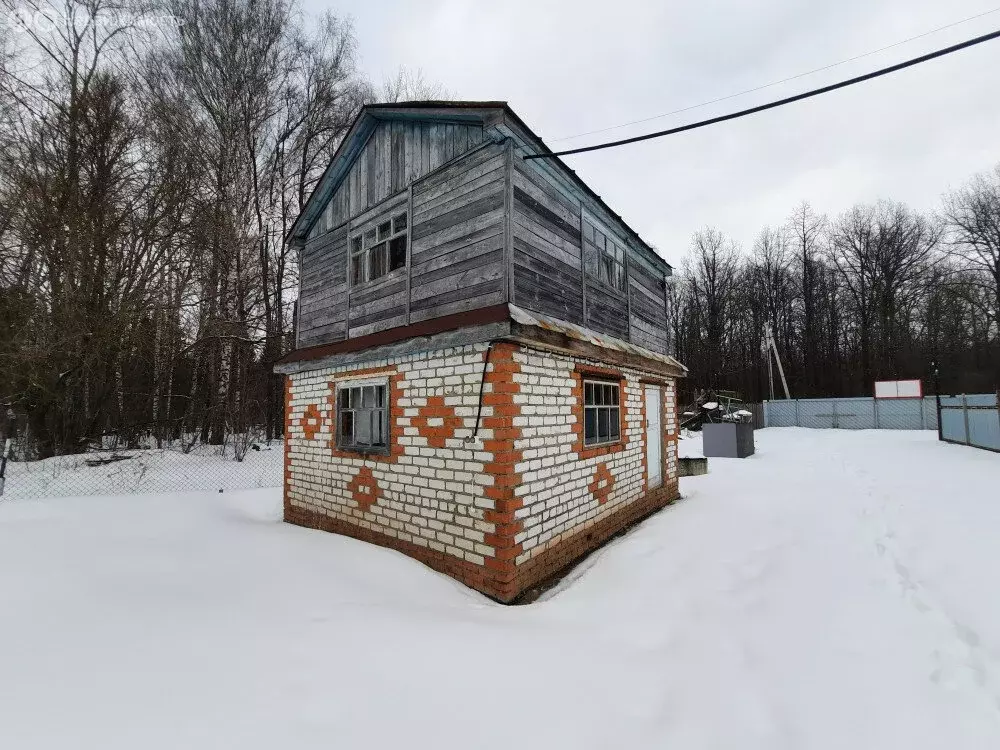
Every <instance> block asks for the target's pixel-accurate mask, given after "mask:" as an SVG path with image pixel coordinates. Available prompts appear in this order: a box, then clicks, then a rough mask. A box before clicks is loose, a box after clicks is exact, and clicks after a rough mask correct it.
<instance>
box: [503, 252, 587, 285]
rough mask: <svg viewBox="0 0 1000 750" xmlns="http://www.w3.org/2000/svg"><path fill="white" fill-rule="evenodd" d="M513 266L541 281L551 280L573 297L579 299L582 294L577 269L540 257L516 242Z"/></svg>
mask: <svg viewBox="0 0 1000 750" xmlns="http://www.w3.org/2000/svg"><path fill="white" fill-rule="evenodd" d="M514 264H515V265H518V266H522V267H524V268H526V269H529V270H531V271H533V272H534V273H537V274H539V275H541V277H542V278H543V279H551V281H552V283H553V284H557V285H559V286H562V287H564V288H565V289H566V290H567V291H568V292H569V293H571V294H572V295H573V296H574V297H577V298H579V297H580V296H581V295H582V294H583V284H582V282H581V280H580V274H579V272H578V271H577V269H575V268H573V267H572V266H567V265H566V264H565V263H560V262H559V261H555V260H552V259H551V258H548V257H541V256H539V255H537V254H535V253H534V252H532V250H531V248H528V247H525V246H524V245H522V244H521V243H520V242H519V241H517V240H515V242H514Z"/></svg>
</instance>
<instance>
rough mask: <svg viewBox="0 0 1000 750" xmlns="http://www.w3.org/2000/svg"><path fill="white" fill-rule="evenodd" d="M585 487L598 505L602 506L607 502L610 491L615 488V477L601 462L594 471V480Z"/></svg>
mask: <svg viewBox="0 0 1000 750" xmlns="http://www.w3.org/2000/svg"><path fill="white" fill-rule="evenodd" d="M587 486H588V487H589V489H590V494H591V495H593V496H594V499H595V500H597V503H598V505H604V503H606V502H607V501H608V495H610V494H611V490H613V489H614V488H615V475H614V474H612V473H611V471H610V470H609V469H608V465H607V464H606V463H604V462H601V463H599V464H597V468H596V469H594V478H593V479H592V480H591V482H590V484H589V485H587Z"/></svg>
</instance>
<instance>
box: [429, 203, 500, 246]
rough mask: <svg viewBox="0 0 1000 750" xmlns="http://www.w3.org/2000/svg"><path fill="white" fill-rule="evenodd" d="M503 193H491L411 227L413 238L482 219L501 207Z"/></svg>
mask: <svg viewBox="0 0 1000 750" xmlns="http://www.w3.org/2000/svg"><path fill="white" fill-rule="evenodd" d="M503 202H504V201H503V194H502V193H492V194H490V195H487V196H485V197H483V198H480V199H479V200H477V201H475V202H473V203H470V204H468V205H466V206H463V207H462V208H459V209H457V210H455V211H448V212H447V213H443V214H440V215H439V216H436V217H435V218H433V219H430V220H428V221H424V222H422V223H421V224H417V225H415V226H414V227H413V239H414V240H420V239H424V238H426V237H430V236H431V235H434V234H437V233H440V232H443V231H444V230H447V229H450V228H453V227H455V226H457V225H461V224H464V223H465V222H468V221H474V220H477V219H482V218H485V217H487V216H489V215H490V214H491V212H493V211H495V210H497V209H501V214H502V209H503Z"/></svg>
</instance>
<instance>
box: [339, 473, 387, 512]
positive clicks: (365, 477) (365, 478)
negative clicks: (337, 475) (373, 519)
mask: <svg viewBox="0 0 1000 750" xmlns="http://www.w3.org/2000/svg"><path fill="white" fill-rule="evenodd" d="M347 489H349V490H350V491H351V496H352V497H353V498H354V502H356V503H357V504H358V507H359V508H361V512H362V513H368V512H369V511H370V510H371V507H372V506H373V505H374V504H375V503H377V502H378V499H379V498H380V497H381V496H382V491H381V490H380V489H379V486H378V481H377V480H376V479H375V475H374V474H372V470H371V469H370V468H368V467H367V466H362V467H361V469H360V470H359V471H358V473H357V474H355V476H354V479H352V480H351V481H350V482H349V483H348V485H347Z"/></svg>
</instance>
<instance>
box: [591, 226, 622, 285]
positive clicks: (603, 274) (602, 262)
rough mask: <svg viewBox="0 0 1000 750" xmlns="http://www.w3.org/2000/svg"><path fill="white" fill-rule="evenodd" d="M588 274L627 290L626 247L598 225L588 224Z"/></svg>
mask: <svg viewBox="0 0 1000 750" xmlns="http://www.w3.org/2000/svg"><path fill="white" fill-rule="evenodd" d="M587 240H588V247H587V255H586V264H587V275H588V276H590V277H591V278H593V279H597V280H598V281H600V282H602V283H604V284H607V285H608V286H610V287H612V288H614V289H617V290H618V291H620V292H624V291H625V283H626V281H625V278H626V277H625V248H624V247H623V246H622V245H621V244H620V243H619V242H618V241H617V240H615V239H613V238H612V237H609V236H608V235H607V234H605V233H604V232H602V231H601V230H600V229H598V228H597V227H594V226H591V225H589V224H588V226H587Z"/></svg>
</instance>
